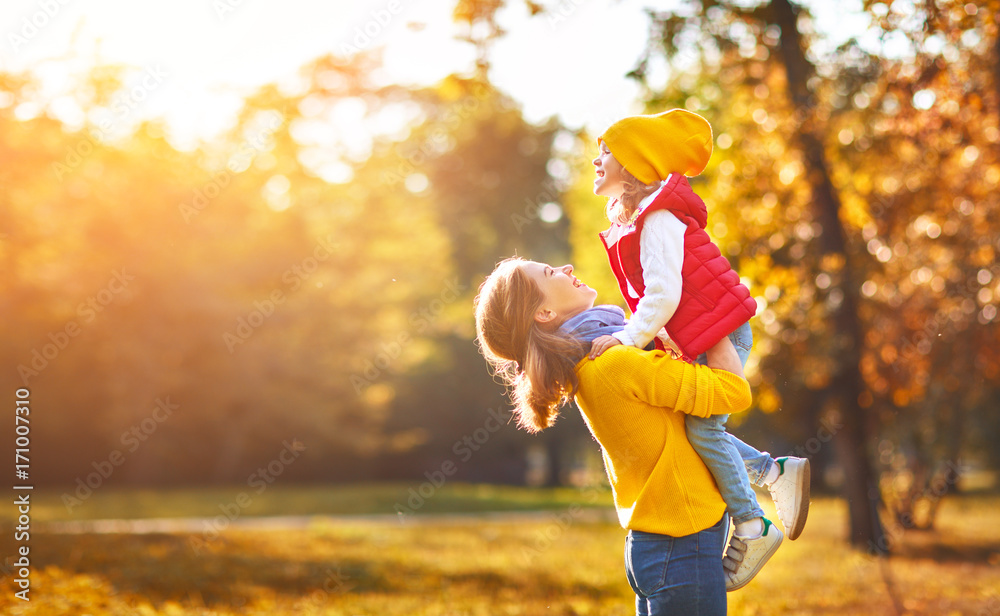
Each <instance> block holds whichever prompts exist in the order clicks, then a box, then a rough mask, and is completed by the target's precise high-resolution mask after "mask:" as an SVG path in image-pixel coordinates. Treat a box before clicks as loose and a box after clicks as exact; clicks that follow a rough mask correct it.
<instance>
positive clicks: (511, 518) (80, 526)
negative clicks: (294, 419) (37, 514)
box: [37, 508, 618, 535]
mask: <svg viewBox="0 0 1000 616" xmlns="http://www.w3.org/2000/svg"><path fill="white" fill-rule="evenodd" d="M560 515H562V516H566V515H572V518H573V520H574V521H579V522H613V523H617V521H618V517H617V515H616V514H615V511H614V509H612V508H608V509H604V508H587V509H577V510H576V511H574V512H572V513H571V512H570V511H569V510H568V509H552V510H545V511H485V512H475V513H441V514H433V513H428V514H412V515H405V516H404V515H396V514H391V513H384V514H366V515H285V516H245V517H238V518H236V519H232V520H228V519H227V518H226V516H224V515H219V516H216V517H215V518H149V519H108V520H79V521H67V522H46V523H39V524H38V525H37V529H38V532H40V533H48V534H56V535H85V534H98V535H100V534H134V535H148V534H158V533H176V534H183V533H200V532H202V531H204V530H205V528H206V527H216V528H219V527H224V528H227V529H239V530H260V531H268V530H303V529H307V528H311V527H322V526H345V525H358V524H373V525H383V526H384V525H390V524H391V525H396V526H439V525H447V526H454V525H476V524H484V523H486V524H513V523H516V522H546V521H551V520H553V519H557V518H558V517H559V516H560ZM219 518H221V519H222V520H226V521H227V522H228V523H222V522H220V521H219Z"/></svg>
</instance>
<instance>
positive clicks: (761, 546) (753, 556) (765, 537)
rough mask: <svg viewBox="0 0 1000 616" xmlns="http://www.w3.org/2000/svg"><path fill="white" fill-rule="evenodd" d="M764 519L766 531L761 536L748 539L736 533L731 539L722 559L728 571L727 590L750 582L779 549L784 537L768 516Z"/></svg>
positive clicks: (732, 589)
mask: <svg viewBox="0 0 1000 616" xmlns="http://www.w3.org/2000/svg"><path fill="white" fill-rule="evenodd" d="M762 519H763V520H764V532H763V533H762V534H761V536H760V537H756V538H754V539H746V538H742V537H737V536H736V535H735V534H734V535H733V536H732V538H730V540H729V547H728V548H727V549H726V556H725V558H723V559H722V567H723V568H724V569H725V571H726V592H732V591H734V590H739V589H740V588H743V587H744V586H746V585H747V584H749V583H750V580H752V579H753V578H754V576H755V575H757V573H758V572H759V571H760V570H761V568H763V567H764V564H765V563H767V561H768V560H769V559H770V558H771V556H773V555H774V553H775V552H777V551H778V546H779V545H781V540H782V539H784V536H783V535H782V534H781V531H780V530H778V527H777V526H775V525H774V524H772V523H771V521H770V520H768V519H767V518H762Z"/></svg>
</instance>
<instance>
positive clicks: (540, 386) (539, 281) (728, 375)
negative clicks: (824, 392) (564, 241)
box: [476, 258, 750, 616]
mask: <svg viewBox="0 0 1000 616" xmlns="http://www.w3.org/2000/svg"><path fill="white" fill-rule="evenodd" d="M596 297H597V292H596V291H594V290H593V289H591V288H590V287H588V286H587V285H585V284H583V283H581V282H580V281H579V280H577V279H576V277H575V276H573V268H572V266H569V265H567V266H563V267H560V268H552V267H550V266H548V265H546V264H544V263H536V262H533V261H524V260H521V259H517V258H513V259H507V260H505V261H503V262H501V263H500V264H499V265H498V266H497V268H496V270H494V272H493V273H492V274H490V276H489V277H488V278H487V279H486V281H485V282H484V283H483V284H482V286H481V287H480V289H479V294H478V296H477V297H476V334H477V338H478V340H479V344H480V346H481V348H482V350H483V354H484V355H485V357H486V360H487V361H488V362H489V363H490V364H491V366H492V367H493V368H494V369H495V370H496V372H497V374H499V375H500V376H501V377H502V378H503V379H504V381H505V383H506V384H507V385H508V386H509V387H510V388H511V391H512V398H513V401H514V406H515V413H516V416H517V420H518V424H519V425H520V426H522V427H524V428H526V429H527V430H528V431H530V432H536V431H539V430H543V429H545V428H546V427H548V426H551V425H552V424H553V423H554V421H555V419H556V414H557V412H558V409H559V407H560V406H562V405H563V404H564V403H566V402H568V400H569V399H570V398H571V397H573V396H575V398H576V402H577V404H578V406H579V407H580V411H581V412H582V414H583V417H584V421H585V422H586V423H587V426H588V428H590V431H591V433H592V434H593V435H594V437H595V438H596V439H597V441H598V442H599V443H600V445H601V448H602V450H603V453H604V463H605V467H606V468H607V473H608V478H609V480H610V482H611V487H612V490H613V493H614V501H615V508H616V509H617V511H618V519H619V522H620V523H621V525H622V527H623V528H626V529H628V530H629V533H628V538H627V540H626V544H625V569H626V574H627V577H628V581H629V584H630V585H631V586H632V589H633V590H634V591H635V593H636V614H638V615H645V614H684V615H702V616H704V615H707V614H713V615H714V614H725V612H726V588H725V577H724V573H723V566H722V552H723V547H724V543H725V539H726V531H727V528H728V519H727V517H726V514H725V508H726V505H725V503H724V502H723V500H722V497H721V495H720V494H719V490H718V488H717V487H716V485H715V482H714V480H713V479H712V476H711V474H710V473H709V471H708V469H707V468H706V467H705V465H704V463H703V462H702V461H701V458H700V457H699V456H698V454H697V453H695V451H694V449H692V447H691V445H690V443H688V441H687V437H686V435H685V431H684V414H686V413H687V414H694V415H698V416H702V417H707V416H709V415H716V414H726V413H734V412H739V411H743V410H745V409H746V408H747V407H749V406H750V387H749V385H748V384H747V382H746V381H745V380H744V379H743V368H742V363H741V362H740V359H739V356H738V355H737V353H736V350H735V349H734V348H733V347H732V345H731V344H730V345H719V346H718V348H717V350H715V351H714V353H715V354H716V356H715V357H711V358H710V362H711V363H712V364H713V365H717V366H722V367H724V368H725V369H724V370H722V369H720V370H713V369H711V368H708V367H706V366H700V365H692V364H688V363H686V362H683V361H680V360H677V359H673V358H672V357H670V356H668V355H666V354H665V353H663V352H661V351H643V350H639V349H636V348H634V347H626V346H623V345H622V346H615V347H612V348H610V349H608V350H607V351H606V352H605V353H604V354H603V355H601V356H600V357H598V358H597V359H594V360H589V359H583V358H584V355H585V354H586V352H587V351H588V350H589V349H590V343H591V341H592V340H593V339H594V338H595V337H597V336H599V335H601V334H603V333H606V332H607V331H609V330H610V329H611V328H616V327H617V328H619V329H620V327H621V325H622V324H624V313H623V312H622V311H621V310H620V309H618V308H617V307H614V306H602V307H598V308H594V300H595V299H596Z"/></svg>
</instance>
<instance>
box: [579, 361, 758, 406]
mask: <svg viewBox="0 0 1000 616" xmlns="http://www.w3.org/2000/svg"><path fill="white" fill-rule="evenodd" d="M733 352H734V353H735V350H734V351H733ZM738 362H739V358H738V357H737V363H738ZM595 363H597V364H598V366H599V367H600V368H601V369H602V371H604V372H605V373H606V376H607V377H608V379H609V380H610V381H611V382H612V383H617V384H618V386H619V387H624V388H625V390H626V391H627V392H628V393H630V394H631V395H633V396H635V397H636V398H638V399H639V400H642V401H643V402H645V403H647V404H650V405H652V406H659V407H664V408H667V409H671V410H674V411H678V412H681V413H688V414H690V415H697V416H699V417H708V416H709V415H727V414H730V413H739V412H740V411H745V410H746V409H748V408H750V403H751V401H752V398H751V396H750V384H749V383H747V382H746V380H745V379H744V378H743V377H742V376H738V375H737V374H734V373H733V372H730V371H727V370H721V369H720V370H715V369H712V368H709V367H708V366H700V365H693V364H689V363H687V362H685V361H682V360H680V359H674V358H672V357H669V356H668V355H666V354H664V353H663V352H660V351H640V350H638V349H630V348H628V347H624V346H621V347H612V348H611V349H609V350H608V351H607V352H606V353H605V354H604V355H603V356H601V358H599V359H597V360H596V362H595ZM741 372H742V371H741Z"/></svg>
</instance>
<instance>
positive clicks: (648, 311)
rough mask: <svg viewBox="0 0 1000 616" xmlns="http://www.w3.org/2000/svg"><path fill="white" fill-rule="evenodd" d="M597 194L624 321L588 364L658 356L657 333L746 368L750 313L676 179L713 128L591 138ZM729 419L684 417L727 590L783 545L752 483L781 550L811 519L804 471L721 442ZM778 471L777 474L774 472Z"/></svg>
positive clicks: (640, 124) (699, 166)
mask: <svg viewBox="0 0 1000 616" xmlns="http://www.w3.org/2000/svg"><path fill="white" fill-rule="evenodd" d="M598 146H599V147H600V153H599V154H598V156H597V158H595V159H594V161H593V162H594V165H595V167H596V173H597V178H596V179H595V180H594V193H595V194H598V195H602V196H605V197H608V198H609V202H608V208H607V213H608V218H609V219H610V220H611V223H612V225H611V228H609V229H608V230H607V231H605V232H604V233H602V234H601V240H602V242H603V243H604V246H605V249H606V250H607V252H608V258H609V260H610V263H611V269H612V270H613V271H614V273H615V277H616V278H617V279H618V284H619V288H620V289H621V292H622V295H623V297H624V298H625V301H626V303H628V305H629V308H630V309H631V310H632V318H631V319H630V320H629V322H628V324H627V325H626V326H625V328H624V329H622V330H621V331H618V332H615V333H614V334H612V335H605V336H601V337H599V338H597V339H596V340H594V343H593V346H592V348H591V352H590V357H591V358H593V357H597V356H598V355H600V354H601V353H603V352H604V351H605V350H606V349H607V348H609V347H611V346H614V345H616V344H628V345H632V346H636V347H640V348H642V347H645V346H646V345H647V344H648V343H649V342H650V341H651V340H655V341H656V343H657V346H658V347H659V348H664V346H663V340H662V339H661V338H660V336H662V334H661V333H660V330H661V328H663V329H665V331H666V334H667V335H668V336H669V337H670V339H671V340H672V341H673V343H674V344H675V345H676V346H677V347H678V348H679V349H680V351H681V353H682V355H683V357H684V358H685V359H687V360H688V361H691V360H692V359H694V358H699V361H700V362H701V363H706V361H707V358H709V357H710V356H711V355H710V354H708V353H707V352H708V351H710V349H712V347H713V346H714V345H716V344H717V343H719V341H720V340H723V339H724V338H726V337H727V336H728V337H729V340H730V341H731V342H732V343H733V345H734V346H735V347H736V349H737V351H738V352H739V354H740V359H741V360H742V361H743V363H744V365H745V364H746V360H747V357H748V355H749V352H750V347H751V345H752V343H753V337H752V333H751V330H750V325H749V323H748V321H749V319H750V317H752V316H753V315H754V313H755V312H756V309H757V304H756V302H755V301H754V299H753V298H752V297H751V296H750V291H749V290H748V289H747V288H746V286H744V285H743V284H741V283H740V281H739V277H738V276H737V274H736V273H735V272H734V271H733V270H732V268H731V267H730V265H729V262H728V260H726V259H725V258H724V257H723V256H722V255H721V253H720V252H719V249H718V248H717V247H716V246H715V244H714V243H712V241H711V239H710V238H709V237H708V233H706V232H705V225H706V222H707V215H708V214H707V210H706V208H705V203H704V202H703V201H702V200H701V198H699V197H698V195H696V194H695V193H694V192H693V191H692V190H691V187H690V185H689V184H688V181H687V178H686V177H685V176H696V175H698V174H700V173H701V172H702V171H703V170H704V168H705V165H707V164H708V159H709V156H710V155H711V153H712V128H711V126H710V125H709V124H708V122H707V121H706V120H705V119H704V118H702V117H701V116H699V115H698V114H695V113H692V112H690V111H686V110H684V109H672V110H670V111H665V112H663V113H660V114H656V115H651V116H632V117H627V118H625V119H623V120H620V121H618V122H616V123H615V124H613V125H612V126H611V127H610V128H608V130H607V131H605V133H604V134H603V135H602V136H601V137H600V138H598ZM727 418H728V416H725V415H722V416H715V417H709V418H701V417H694V416H689V417H687V418H686V420H685V422H686V428H687V433H688V440H689V441H690V442H691V445H692V446H693V447H694V448H695V451H697V452H698V454H699V455H700V456H701V458H702V460H703V461H704V462H705V465H706V466H707V467H708V468H709V470H710V471H711V472H712V475H713V476H714V477H715V480H716V483H717V484H718V485H719V491H720V492H721V493H722V497H723V499H724V500H725V501H726V505H727V507H728V511H729V513H730V515H731V516H732V518H733V521H734V523H735V525H736V528H735V532H734V539H733V541H732V542H731V544H730V549H729V550H728V551H727V553H728V555H729V558H728V559H727V561H726V563H725V564H726V567H727V574H726V575H727V584H726V586H727V589H728V590H736V589H738V588H741V587H743V586H744V585H746V584H747V583H748V582H749V581H750V580H751V579H752V578H753V576H754V575H756V574H757V572H758V571H759V570H760V568H761V567H762V566H763V565H764V563H765V562H767V560H768V559H769V558H770V557H771V555H772V554H773V553H774V551H775V550H777V548H778V546H779V545H780V543H781V540H782V535H781V532H780V531H779V530H778V529H777V528H774V527H773V526H772V525H771V522H770V521H769V520H767V519H766V518H764V512H763V510H762V509H761V508H760V506H759V505H758V504H757V499H756V497H755V496H754V493H753V490H752V489H751V487H750V480H749V479H748V477H747V473H746V472H744V469H743V468H742V467H743V466H744V465H745V466H746V471H747V472H749V473H750V475H751V476H752V478H753V480H754V482H755V483H757V484H758V485H767V486H768V488H769V490H770V492H771V496H772V499H773V500H774V503H775V508H776V509H777V513H778V517H779V519H780V520H781V522H782V524H783V525H784V526H785V529H786V531H787V532H788V535H789V538H790V539H796V538H798V536H799V533H801V532H802V527H803V526H804V524H805V519H806V515H807V514H808V508H809V460H808V459H803V458H791V457H789V458H778V459H777V460H774V459H773V458H771V456H770V455H769V454H767V453H766V452H760V451H757V450H756V449H754V448H753V447H750V446H749V445H747V444H746V443H743V442H742V441H740V440H739V439H737V438H736V437H734V436H732V435H731V434H728V433H727V432H726V431H725V422H726V419H727ZM775 462H777V464H775Z"/></svg>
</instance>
